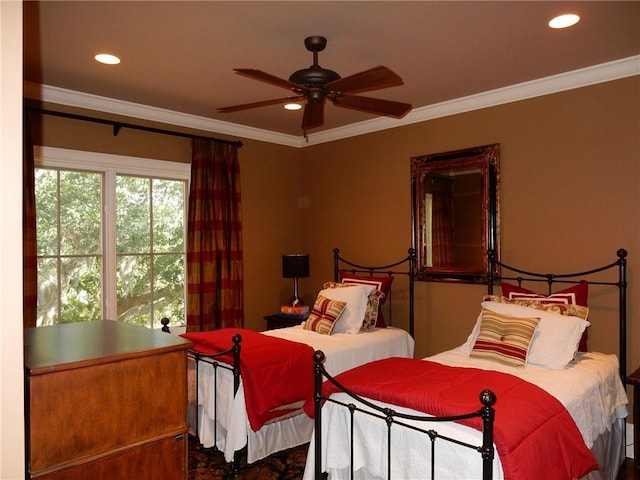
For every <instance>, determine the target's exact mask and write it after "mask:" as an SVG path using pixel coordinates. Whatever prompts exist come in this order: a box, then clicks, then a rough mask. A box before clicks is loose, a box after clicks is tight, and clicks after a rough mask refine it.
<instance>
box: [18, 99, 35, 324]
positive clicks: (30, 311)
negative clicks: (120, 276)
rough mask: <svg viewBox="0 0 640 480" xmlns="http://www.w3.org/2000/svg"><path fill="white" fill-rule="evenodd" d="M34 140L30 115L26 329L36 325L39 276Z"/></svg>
mask: <svg viewBox="0 0 640 480" xmlns="http://www.w3.org/2000/svg"><path fill="white" fill-rule="evenodd" d="M34 169H35V163H34V158H33V141H32V140H31V125H30V122H29V115H28V113H27V112H26V111H25V113H24V122H23V125H22V185H23V186H22V270H23V273H22V290H23V292H22V299H23V300H22V310H23V313H22V320H23V324H24V328H31V327H35V326H36V317H37V311H38V276H37V263H36V259H37V251H36V248H37V247H36V192H35V170H34Z"/></svg>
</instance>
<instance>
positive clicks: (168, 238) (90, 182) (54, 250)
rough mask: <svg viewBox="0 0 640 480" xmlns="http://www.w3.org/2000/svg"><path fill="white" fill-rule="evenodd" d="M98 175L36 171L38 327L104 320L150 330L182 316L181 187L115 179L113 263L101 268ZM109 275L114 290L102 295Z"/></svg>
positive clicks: (173, 183) (176, 182)
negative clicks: (110, 306) (109, 313)
mask: <svg viewBox="0 0 640 480" xmlns="http://www.w3.org/2000/svg"><path fill="white" fill-rule="evenodd" d="M103 189H104V186H103V175H102V173H94V172H75V171H65V170H55V169H44V168H38V169H36V219H37V242H38V245H37V249H38V250H37V251H38V322H37V325H38V326H43V325H52V324H54V323H69V322H79V321H89V320H98V319H101V318H104V315H105V314H104V313H103V304H104V302H103V295H105V297H106V298H107V297H108V295H115V298H116V303H117V312H114V314H115V315H117V319H118V320H121V321H124V322H127V323H132V324H136V325H144V326H147V327H152V328H159V327H160V326H161V324H160V320H161V319H162V317H165V316H166V317H169V318H170V319H171V320H172V323H174V324H175V323H182V322H183V321H184V318H185V305H184V298H185V291H184V282H185V278H184V277H185V264H184V262H185V252H184V234H185V230H184V228H185V227H184V209H185V182H184V181H181V180H163V179H152V178H144V177H134V176H123V175H118V176H116V185H115V190H116V193H115V199H116V206H115V215H116V216H115V227H116V230H115V245H116V252H115V255H116V258H115V262H114V263H115V265H114V266H112V267H111V270H110V268H109V265H104V263H105V254H104V247H103V245H104V241H105V239H104V238H103V235H104V232H105V228H104V222H105V219H104V218H103V211H104V205H103V203H104V201H103V198H104V197H105V195H104V192H103ZM106 275H114V276H115V277H114V278H115V283H116V287H115V288H116V292H104V293H103V290H104V285H105V283H106V282H105V276H106Z"/></svg>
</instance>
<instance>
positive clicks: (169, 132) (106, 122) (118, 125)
mask: <svg viewBox="0 0 640 480" xmlns="http://www.w3.org/2000/svg"><path fill="white" fill-rule="evenodd" d="M27 110H29V111H35V112H38V113H42V114H44V115H53V116H56V117H64V118H71V119H73V120H83V121H85V122H93V123H101V124H103V125H111V126H112V127H113V136H114V137H117V136H118V133H120V129H122V128H131V129H132V130H142V131H144V132H151V133H160V134H163V135H173V136H174V137H183V138H199V139H202V140H212V141H214V142H220V143H226V144H227V145H234V146H236V147H238V148H240V147H242V142H238V141H233V140H223V139H221V138H214V137H205V136H203V135H193V134H190V133H181V132H174V131H172V130H164V129H162V128H154V127H145V126H143V125H134V124H132V123H126V122H118V121H116V120H105V119H103V118H95V117H88V116H86V115H76V114H75V113H65V112H56V111H55V110H46V109H42V108H34V107H28V108H27Z"/></svg>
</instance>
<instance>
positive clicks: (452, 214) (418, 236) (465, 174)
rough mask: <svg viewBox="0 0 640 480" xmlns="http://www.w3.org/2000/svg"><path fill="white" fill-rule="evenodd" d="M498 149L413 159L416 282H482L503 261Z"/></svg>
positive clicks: (490, 147) (449, 153)
mask: <svg viewBox="0 0 640 480" xmlns="http://www.w3.org/2000/svg"><path fill="white" fill-rule="evenodd" d="M499 163H500V148H499V144H497V143H496V144H492V145H485V146H481V147H473V148H467V149H463V150H456V151H452V152H443V153H435V154H430V155H422V156H418V157H413V158H411V179H412V203H413V205H412V219H413V237H414V238H413V241H414V248H415V249H416V257H417V258H416V260H417V264H416V265H417V272H416V278H417V279H418V280H436V281H461V282H470V283H476V282H483V281H486V278H487V250H488V249H492V250H495V252H496V256H497V258H499V236H498V235H499V232H498V230H499V229H498V219H499V198H498V191H499V190H498V185H499Z"/></svg>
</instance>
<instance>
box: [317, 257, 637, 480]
mask: <svg viewBox="0 0 640 480" xmlns="http://www.w3.org/2000/svg"><path fill="white" fill-rule="evenodd" d="M334 253H335V255H336V256H337V255H338V252H337V249H336V251H334ZM616 255H617V257H618V258H617V260H615V261H614V262H612V263H609V264H607V265H605V266H602V267H598V268H594V269H590V270H584V271H580V272H576V273H567V274H550V273H544V274H541V273H535V272H529V271H527V270H522V269H519V268H514V267H512V266H510V265H508V264H506V263H503V262H501V261H499V260H498V259H497V253H496V251H495V250H489V251H488V252H487V256H488V264H487V270H488V271H487V274H488V275H487V292H488V294H489V295H492V294H493V289H494V286H495V285H496V284H499V282H501V281H502V280H510V281H516V282H517V283H518V285H519V286H521V285H522V284H523V283H524V282H544V283H546V284H547V287H548V294H551V293H552V288H553V285H554V284H579V283H580V282H582V281H584V277H587V276H590V275H596V274H599V273H602V272H609V271H613V270H616V271H617V279H616V280H608V281H607V280H594V281H589V282H588V283H589V284H592V285H605V286H612V287H617V288H618V292H619V294H618V302H619V308H618V312H619V316H618V328H619V332H618V333H619V343H618V350H619V366H620V367H619V368H620V378H621V380H622V383H623V385H626V384H627V366H626V365H627V338H626V332H627V308H626V306H627V271H626V267H627V251H626V250H625V249H622V248H621V249H619V250H618V251H617V252H616ZM410 256H411V251H410ZM336 269H337V267H336ZM503 270H504V271H508V272H513V275H512V274H507V275H503V274H502V271H503ZM336 272H337V270H336ZM412 326H413V324H412ZM314 360H315V371H314V398H313V401H314V414H315V420H314V444H313V448H314V456H315V465H314V472H313V474H314V479H315V480H325V479H327V478H328V474H327V473H326V472H323V471H322V405H323V404H324V403H325V402H331V403H334V404H336V405H339V406H341V407H344V408H347V409H349V412H350V419H351V424H350V427H349V428H350V429H351V430H350V433H351V435H350V438H351V441H350V452H351V478H353V474H354V472H353V449H354V444H353V415H354V412H356V411H358V412H363V413H365V414H367V415H370V416H374V417H377V418H380V419H383V420H385V422H386V424H387V438H388V442H387V445H388V447H387V475H388V480H391V460H392V452H391V442H390V435H391V427H392V425H398V426H399V427H404V428H410V429H412V430H414V431H418V432H422V433H424V434H426V435H427V436H428V437H429V439H430V441H431V452H432V454H431V478H432V480H433V479H434V478H435V477H434V474H435V464H434V455H433V452H434V449H435V439H437V438H442V439H444V440H446V441H447V442H453V443H456V444H458V445H461V446H464V447H468V448H471V449H474V450H477V451H478V452H479V453H480V454H481V457H482V464H483V467H482V478H483V480H489V479H491V478H492V475H493V471H492V470H493V465H492V462H493V457H494V454H495V452H494V447H493V418H494V413H495V412H494V410H493V407H492V405H493V404H494V403H495V401H496V397H495V395H494V394H493V393H492V392H491V391H489V390H485V391H483V392H481V393H480V401H481V403H482V405H483V406H482V408H480V410H478V411H476V412H471V413H464V414H460V415H459V416H457V417H428V416H422V415H420V416H413V415H405V414H402V413H399V412H396V411H394V410H393V409H390V408H381V407H379V406H377V405H375V404H374V403H372V402H370V401H368V400H366V399H364V398H362V397H360V396H358V395H356V394H355V393H353V392H350V391H349V389H348V388H347V387H345V386H344V385H341V384H340V383H339V382H338V381H336V380H335V379H334V378H333V377H331V375H329V374H328V373H327V372H326V371H325V370H324V366H323V361H324V354H323V353H322V352H321V351H316V353H315V354H314ZM324 379H326V380H327V381H329V382H331V383H333V384H334V385H336V387H338V389H339V390H340V392H341V393H345V394H347V395H348V396H349V397H351V398H353V399H355V400H357V401H359V402H361V403H362V404H364V405H366V406H367V407H368V408H369V409H371V410H372V411H369V410H363V409H360V408H358V407H357V406H356V405H355V404H354V403H344V402H340V401H337V400H335V399H333V398H330V397H325V396H324V395H323V393H322V383H323V380H324ZM474 416H479V417H481V418H482V420H483V429H482V435H483V440H482V445H470V444H467V443H465V442H460V441H458V440H455V439H452V438H449V437H443V436H440V435H439V434H438V432H437V431H435V430H432V429H429V430H427V429H420V428H417V427H415V426H412V425H408V424H406V423H404V422H403V421H402V420H405V419H407V420H413V421H421V422H422V421H424V422H447V421H456V420H461V419H466V418H471V417H474ZM396 419H400V420H396ZM624 434H625V432H624V431H623V432H622V435H623V436H624ZM623 445H624V442H623Z"/></svg>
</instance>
